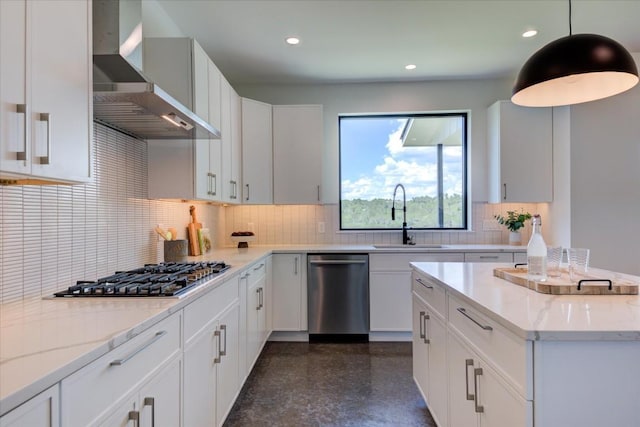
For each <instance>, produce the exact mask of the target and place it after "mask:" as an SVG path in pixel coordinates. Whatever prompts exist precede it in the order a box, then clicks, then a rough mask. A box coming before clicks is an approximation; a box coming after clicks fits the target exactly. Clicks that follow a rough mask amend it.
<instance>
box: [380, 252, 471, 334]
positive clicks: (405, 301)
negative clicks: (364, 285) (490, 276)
mask: <svg viewBox="0 0 640 427" xmlns="http://www.w3.org/2000/svg"><path fill="white" fill-rule="evenodd" d="M422 261H434V262H439V261H442V262H445V261H451V262H455V261H457V262H462V261H464V254H462V253H442V254H436V253H420V252H417V253H415V252H414V253H403V254H399V253H381V252H376V253H371V254H369V311H370V313H369V319H370V321H369V322H370V329H371V332H408V331H411V266H410V265H409V263H411V262H422Z"/></svg>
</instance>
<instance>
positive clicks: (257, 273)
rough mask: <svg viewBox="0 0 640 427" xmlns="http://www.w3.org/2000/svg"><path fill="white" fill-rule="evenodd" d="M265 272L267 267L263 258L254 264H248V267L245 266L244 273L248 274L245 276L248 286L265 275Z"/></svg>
mask: <svg viewBox="0 0 640 427" xmlns="http://www.w3.org/2000/svg"><path fill="white" fill-rule="evenodd" d="M266 272H267V268H266V261H265V260H260V261H258V262H256V263H255V264H253V265H252V266H250V267H249V268H247V269H246V270H245V273H247V274H249V277H247V281H248V284H249V287H251V286H253V285H254V284H256V283H258V282H259V281H260V280H261V279H262V278H263V277H265V276H266Z"/></svg>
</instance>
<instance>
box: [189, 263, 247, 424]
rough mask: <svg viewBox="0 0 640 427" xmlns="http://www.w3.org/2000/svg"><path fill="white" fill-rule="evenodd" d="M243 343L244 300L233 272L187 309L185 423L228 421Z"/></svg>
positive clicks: (238, 377)
mask: <svg viewBox="0 0 640 427" xmlns="http://www.w3.org/2000/svg"><path fill="white" fill-rule="evenodd" d="M193 331H196V332H195V333H192V332H193ZM239 342H240V300H239V292H238V277H237V276H234V277H233V278H231V279H229V280H227V281H226V282H225V283H223V284H222V285H220V286H219V287H218V288H216V289H214V290H213V291H211V292H210V293H209V294H207V295H204V296H202V297H201V298H199V299H198V300H196V301H195V302H194V303H192V304H190V305H188V306H187V307H186V308H185V350H184V387H183V388H184V398H183V402H184V404H183V405H184V425H185V426H214V425H222V424H223V423H224V420H225V419H226V417H227V414H228V413H229V410H230V409H231V407H232V406H233V402H234V401H235V398H236V396H237V394H238V391H239V389H240V364H239V351H240V350H239Z"/></svg>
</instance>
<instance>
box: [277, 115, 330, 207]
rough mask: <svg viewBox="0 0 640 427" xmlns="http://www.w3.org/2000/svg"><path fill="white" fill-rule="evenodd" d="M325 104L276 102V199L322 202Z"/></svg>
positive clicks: (302, 202) (294, 202)
mask: <svg viewBox="0 0 640 427" xmlns="http://www.w3.org/2000/svg"><path fill="white" fill-rule="evenodd" d="M323 141H324V138H323V121H322V105H274V106H273V202H274V203H275V204H319V203H320V202H321V197H320V194H321V193H320V192H321V188H320V184H321V182H322V144H323Z"/></svg>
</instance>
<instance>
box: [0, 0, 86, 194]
mask: <svg viewBox="0 0 640 427" xmlns="http://www.w3.org/2000/svg"><path fill="white" fill-rule="evenodd" d="M0 21H1V24H0V31H1V34H0V100H1V103H2V107H1V110H0V135H1V138H2V139H1V141H2V142H1V147H0V155H1V157H0V177H1V178H2V179H3V180H5V179H6V180H7V181H5V182H9V183H10V182H12V181H14V180H24V181H18V182H24V183H28V182H29V180H30V182H34V183H35V182H38V181H46V182H61V183H81V182H87V181H89V180H90V178H91V138H92V132H93V128H92V124H91V122H92V99H91V84H92V57H91V22H92V18H91V6H90V3H89V2H88V1H78V0H61V1H55V2H50V1H28V2H27V1H24V0H16V1H0Z"/></svg>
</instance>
